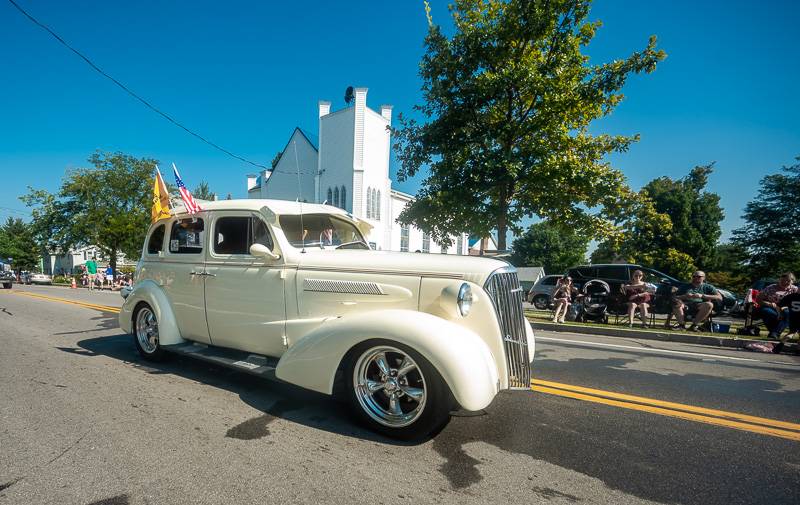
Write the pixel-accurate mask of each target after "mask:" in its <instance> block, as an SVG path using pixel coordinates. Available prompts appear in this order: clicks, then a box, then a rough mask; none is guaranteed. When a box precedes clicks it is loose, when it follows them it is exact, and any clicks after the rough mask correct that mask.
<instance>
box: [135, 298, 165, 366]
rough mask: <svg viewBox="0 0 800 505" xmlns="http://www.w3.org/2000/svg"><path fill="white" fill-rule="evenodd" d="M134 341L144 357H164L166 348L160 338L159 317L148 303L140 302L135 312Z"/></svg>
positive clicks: (155, 358)
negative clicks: (162, 345)
mask: <svg viewBox="0 0 800 505" xmlns="http://www.w3.org/2000/svg"><path fill="white" fill-rule="evenodd" d="M133 341H134V342H135V343H136V349H137V350H138V351H139V354H141V355H142V357H143V358H144V359H147V360H151V361H161V360H163V359H164V350H163V349H161V344H160V343H159V339H158V319H157V318H156V314H155V311H153V309H152V308H151V307H150V306H149V305H147V304H146V303H142V304H140V305H139V306H138V307H137V308H136V311H135V312H134V314H133Z"/></svg>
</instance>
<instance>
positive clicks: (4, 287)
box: [3, 282, 11, 289]
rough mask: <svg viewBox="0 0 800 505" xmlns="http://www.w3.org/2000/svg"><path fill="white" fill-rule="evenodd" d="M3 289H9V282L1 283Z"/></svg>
mask: <svg viewBox="0 0 800 505" xmlns="http://www.w3.org/2000/svg"><path fill="white" fill-rule="evenodd" d="M3 289H11V283H10V282H4V283H3Z"/></svg>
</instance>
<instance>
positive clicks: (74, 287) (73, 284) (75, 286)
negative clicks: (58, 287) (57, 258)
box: [70, 277, 78, 289]
mask: <svg viewBox="0 0 800 505" xmlns="http://www.w3.org/2000/svg"><path fill="white" fill-rule="evenodd" d="M70 288H71V289H78V285H77V284H75V277H73V278H72V286H70Z"/></svg>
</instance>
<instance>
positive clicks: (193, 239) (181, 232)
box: [169, 218, 205, 254]
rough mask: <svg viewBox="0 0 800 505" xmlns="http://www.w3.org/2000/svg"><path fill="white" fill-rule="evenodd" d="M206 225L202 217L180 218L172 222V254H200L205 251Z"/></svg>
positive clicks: (170, 238)
mask: <svg viewBox="0 0 800 505" xmlns="http://www.w3.org/2000/svg"><path fill="white" fill-rule="evenodd" d="M204 231H205V227H204V225H203V220H202V219H200V218H189V219H179V220H178V221H175V222H174V223H172V230H171V231H170V233H169V252H170V253H172V254H200V253H202V252H203V238H204V237H205V233H203V232H204Z"/></svg>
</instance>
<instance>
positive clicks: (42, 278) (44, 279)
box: [23, 273, 53, 284]
mask: <svg viewBox="0 0 800 505" xmlns="http://www.w3.org/2000/svg"><path fill="white" fill-rule="evenodd" d="M23 282H25V284H52V283H53V278H52V277H50V276H49V275H47V274H37V273H31V274H28V275H26V276H25V277H24V281H23Z"/></svg>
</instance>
